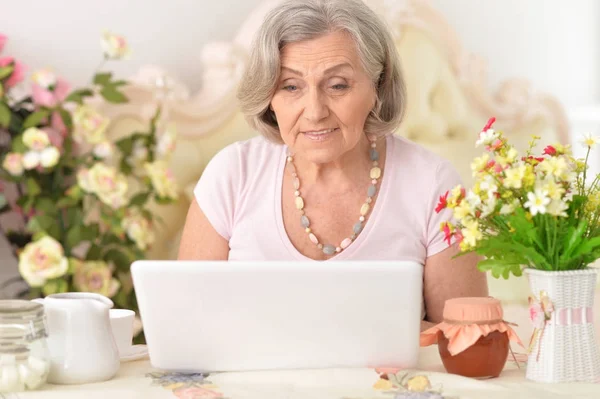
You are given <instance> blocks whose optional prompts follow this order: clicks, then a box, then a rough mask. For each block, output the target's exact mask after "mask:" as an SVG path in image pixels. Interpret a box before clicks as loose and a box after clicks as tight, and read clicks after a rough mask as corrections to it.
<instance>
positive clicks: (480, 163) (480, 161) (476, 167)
mask: <svg viewBox="0 0 600 399" xmlns="http://www.w3.org/2000/svg"><path fill="white" fill-rule="evenodd" d="M489 161H490V156H489V155H488V154H483V155H482V156H480V157H478V158H475V159H474V160H473V162H472V163H471V171H472V172H473V176H476V175H477V174H478V173H479V172H481V171H482V170H484V169H485V168H486V166H487V164H488V162H489Z"/></svg>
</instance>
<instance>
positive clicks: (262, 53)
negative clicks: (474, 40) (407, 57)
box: [237, 0, 406, 143]
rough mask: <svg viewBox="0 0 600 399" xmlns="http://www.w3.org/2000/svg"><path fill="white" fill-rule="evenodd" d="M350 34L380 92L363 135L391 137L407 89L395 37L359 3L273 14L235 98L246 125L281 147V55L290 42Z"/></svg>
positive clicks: (287, 7) (296, 7) (294, 7)
mask: <svg viewBox="0 0 600 399" xmlns="http://www.w3.org/2000/svg"><path fill="white" fill-rule="evenodd" d="M337 31H344V32H347V33H348V34H349V35H350V36H351V37H352V39H353V40H354V42H355V43H356V48H357V51H358V55H359V57H360V59H361V62H362V66H363V68H364V70H365V71H366V73H367V74H368V75H369V76H370V77H371V80H372V82H373V86H374V88H375V92H376V99H375V106H374V107H373V109H372V110H371V112H370V113H369V115H368V117H367V120H366V122H365V127H364V130H365V133H367V134H372V135H375V136H383V135H386V134H390V133H393V132H394V131H395V130H396V129H397V128H398V126H399V125H400V122H401V121H402V117H403V116H404V111H405V98H406V88H405V86H404V79H403V77H402V71H401V68H400V60H399V58H398V53H397V50H396V46H395V43H394V39H393V37H392V34H391V33H390V32H389V30H388V28H387V26H386V25H385V23H384V22H383V21H382V20H381V19H380V18H379V17H378V16H377V15H376V14H375V12H373V10H371V9H370V8H369V7H368V6H367V5H366V4H364V3H363V2H362V1H361V0H288V1H286V2H284V3H282V4H281V5H279V6H277V7H276V8H274V9H273V10H271V11H270V12H269V13H268V14H267V16H266V17H265V20H264V22H263V24H262V26H261V28H260V29H259V31H258V32H257V35H256V37H255V38H254V43H253V47H252V51H251V53H250V58H249V60H248V64H247V67H246V70H245V72H244V75H243V77H242V81H241V84H240V86H239V89H238V94H237V98H238V100H239V102H240V107H241V110H242V112H243V113H244V114H245V116H246V120H247V121H248V124H249V125H250V126H251V127H252V128H253V129H256V130H258V131H259V132H260V133H262V134H263V135H264V136H265V137H267V138H268V139H270V140H271V141H274V142H277V143H282V140H281V135H280V132H279V127H278V125H277V121H276V119H275V114H274V112H273V111H271V110H270V108H269V105H270V103H271V99H272V98H273V95H274V94H275V89H276V85H277V82H278V81H279V76H280V75H279V74H280V67H281V65H280V51H281V49H282V48H283V47H284V46H285V45H287V44H289V43H295V42H300V41H304V40H311V39H314V38H317V37H319V36H323V35H325V34H327V33H332V32H337Z"/></svg>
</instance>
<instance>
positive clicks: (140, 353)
mask: <svg viewBox="0 0 600 399" xmlns="http://www.w3.org/2000/svg"><path fill="white" fill-rule="evenodd" d="M147 356H148V347H147V346H146V345H132V346H131V347H130V348H129V350H128V351H127V352H126V353H124V354H122V355H121V361H122V362H131V361H133V360H140V359H143V358H145V357H147Z"/></svg>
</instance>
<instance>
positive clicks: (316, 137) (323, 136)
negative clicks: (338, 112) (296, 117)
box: [302, 128, 339, 141]
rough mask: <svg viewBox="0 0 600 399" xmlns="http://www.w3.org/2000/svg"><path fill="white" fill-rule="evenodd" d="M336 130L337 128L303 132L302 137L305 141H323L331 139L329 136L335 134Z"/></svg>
mask: <svg viewBox="0 0 600 399" xmlns="http://www.w3.org/2000/svg"><path fill="white" fill-rule="evenodd" d="M338 130H339V128H334V129H325V130H320V131H308V132H303V133H302V134H303V135H304V137H306V138H307V139H309V140H311V141H325V140H327V139H328V138H329V137H331V135H332V134H333V133H335V132H337V131H338Z"/></svg>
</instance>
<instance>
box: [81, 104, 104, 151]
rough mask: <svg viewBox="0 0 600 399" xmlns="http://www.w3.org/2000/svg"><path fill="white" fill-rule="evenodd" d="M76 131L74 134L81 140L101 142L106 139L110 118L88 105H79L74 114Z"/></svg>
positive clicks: (93, 142) (92, 142) (91, 142)
mask: <svg viewBox="0 0 600 399" xmlns="http://www.w3.org/2000/svg"><path fill="white" fill-rule="evenodd" d="M73 123H74V124H75V131H74V132H73V136H74V137H75V139H76V140H77V141H79V142H82V141H84V142H87V143H90V144H100V143H102V142H105V141H106V136H105V134H104V133H105V132H106V128H107V127H108V123H109V120H108V118H105V117H104V116H102V115H101V114H100V113H99V112H98V111H96V110H95V109H93V108H92V107H89V106H87V105H81V106H79V107H78V108H77V109H76V110H75V112H74V114H73Z"/></svg>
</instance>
